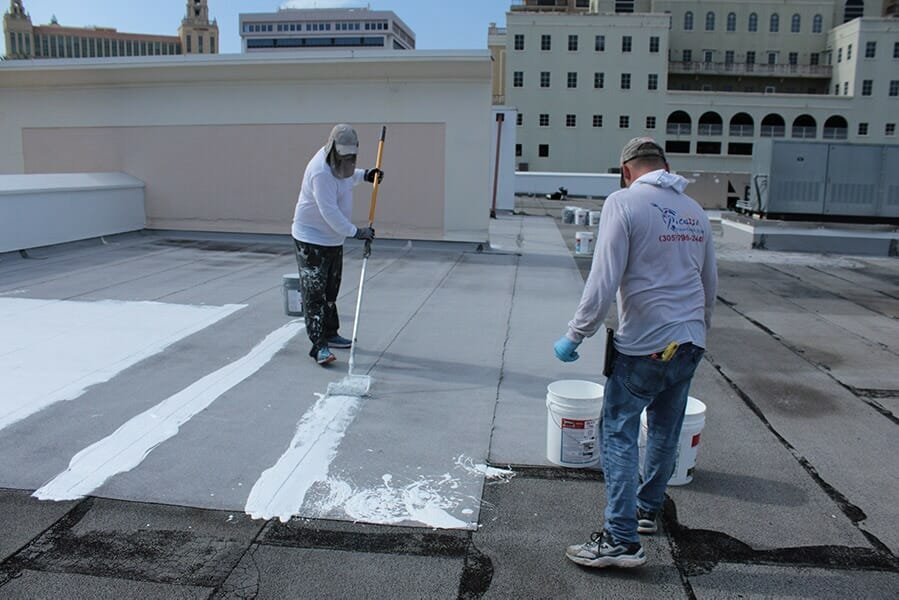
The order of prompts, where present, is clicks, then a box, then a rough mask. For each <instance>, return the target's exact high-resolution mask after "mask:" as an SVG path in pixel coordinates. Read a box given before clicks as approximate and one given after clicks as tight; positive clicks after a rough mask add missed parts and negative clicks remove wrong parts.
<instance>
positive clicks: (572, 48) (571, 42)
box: [568, 35, 577, 52]
mask: <svg viewBox="0 0 899 600" xmlns="http://www.w3.org/2000/svg"><path fill="white" fill-rule="evenodd" d="M568 51H569V52H577V36H576V35H569V36H568Z"/></svg>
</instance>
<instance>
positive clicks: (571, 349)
mask: <svg viewBox="0 0 899 600" xmlns="http://www.w3.org/2000/svg"><path fill="white" fill-rule="evenodd" d="M580 345H581V344H580V343H579V342H572V341H571V340H569V339H568V337H566V336H564V335H563V336H562V337H560V338H559V341H558V342H556V345H555V346H553V349H554V350H555V351H556V358H558V359H559V360H561V361H562V362H574V361H576V360H577V359H579V358H580V357H581V355H580V354H578V353H577V352H576V350H577V347H578V346H580Z"/></svg>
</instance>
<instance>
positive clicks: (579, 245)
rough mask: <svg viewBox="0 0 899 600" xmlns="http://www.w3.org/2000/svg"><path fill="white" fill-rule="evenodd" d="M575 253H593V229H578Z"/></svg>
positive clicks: (575, 238)
mask: <svg viewBox="0 0 899 600" xmlns="http://www.w3.org/2000/svg"><path fill="white" fill-rule="evenodd" d="M574 253H575V254H593V232H592V231H578V232H577V233H575V234H574Z"/></svg>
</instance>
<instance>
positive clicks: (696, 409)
mask: <svg viewBox="0 0 899 600" xmlns="http://www.w3.org/2000/svg"><path fill="white" fill-rule="evenodd" d="M703 427H705V404H704V403H703V402H701V401H699V400H697V399H696V398H694V397H693V396H690V397H689V398H687V408H686V411H685V412H684V424H683V427H681V431H680V438H679V439H678V442H677V455H676V457H675V461H674V472H673V473H672V475H671V479H669V480H668V485H687V484H688V483H690V482H691V481H693V470H694V469H695V468H696V458H697V455H698V454H699V442H700V439H701V436H702V428H703ZM648 435H649V425H648V424H647V421H646V411H645V410H644V411H643V414H642V415H640V439H639V448H640V475H641V476H642V475H643V461H644V459H645V455H646V438H647V436H648Z"/></svg>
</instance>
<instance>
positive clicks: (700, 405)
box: [684, 396, 705, 417]
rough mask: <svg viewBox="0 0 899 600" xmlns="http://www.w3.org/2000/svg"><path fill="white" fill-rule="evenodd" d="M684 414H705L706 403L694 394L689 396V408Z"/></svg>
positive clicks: (690, 415)
mask: <svg viewBox="0 0 899 600" xmlns="http://www.w3.org/2000/svg"><path fill="white" fill-rule="evenodd" d="M684 414H685V415H687V416H689V417H695V416H697V415H702V414H705V403H704V402H702V401H701V400H699V399H697V398H694V397H693V396H688V397H687V410H685V411H684Z"/></svg>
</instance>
